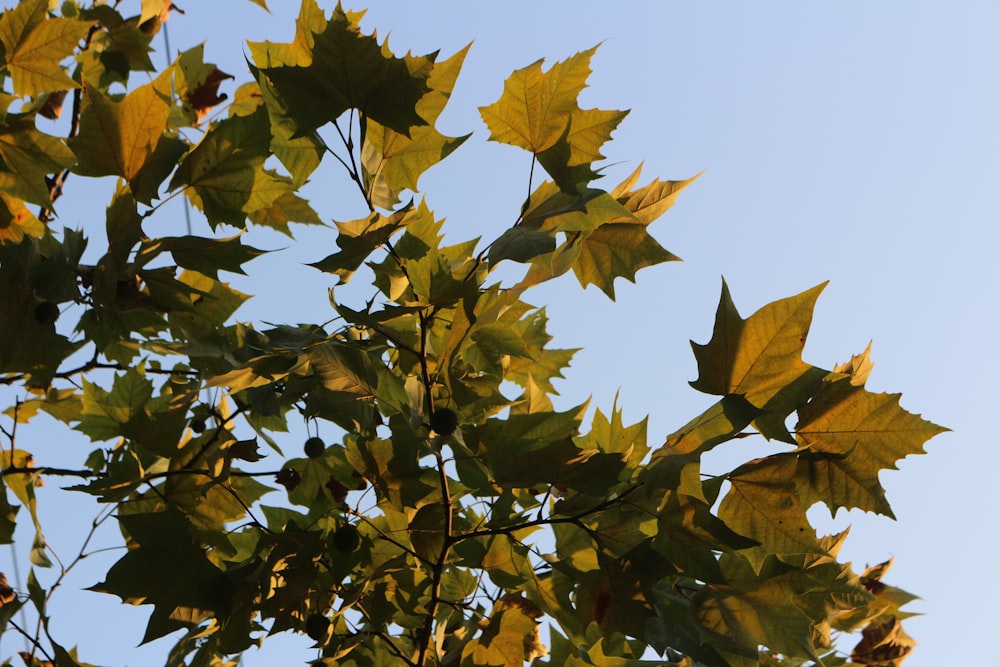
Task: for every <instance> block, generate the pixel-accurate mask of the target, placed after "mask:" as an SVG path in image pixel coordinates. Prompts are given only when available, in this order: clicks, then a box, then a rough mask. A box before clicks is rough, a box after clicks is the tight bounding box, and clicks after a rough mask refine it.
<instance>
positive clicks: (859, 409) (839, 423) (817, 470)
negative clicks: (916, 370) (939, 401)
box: [795, 362, 948, 516]
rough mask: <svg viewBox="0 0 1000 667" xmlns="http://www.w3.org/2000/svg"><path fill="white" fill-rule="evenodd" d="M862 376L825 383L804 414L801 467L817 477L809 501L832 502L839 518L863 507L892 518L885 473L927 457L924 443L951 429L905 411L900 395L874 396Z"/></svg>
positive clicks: (808, 492)
mask: <svg viewBox="0 0 1000 667" xmlns="http://www.w3.org/2000/svg"><path fill="white" fill-rule="evenodd" d="M865 365H866V364H865V363H863V362H862V363H859V364H858V367H859V368H862V369H863V368H865ZM856 377H857V375H851V376H848V377H840V378H834V379H832V380H830V381H828V382H825V383H824V385H823V387H822V389H821V390H820V391H819V392H818V393H817V394H816V396H815V397H814V398H813V399H812V400H811V401H809V403H807V404H806V405H804V406H803V407H802V408H800V409H799V411H798V416H799V421H798V424H797V425H796V427H795V437H796V439H797V440H798V442H799V444H800V445H801V446H802V448H803V449H804V450H805V451H804V453H803V455H802V464H801V465H803V466H804V467H805V468H806V469H807V470H808V471H809V472H810V473H812V474H811V475H810V477H809V478H808V479H809V485H808V487H807V489H806V490H805V496H804V497H805V498H807V499H809V500H811V501H813V502H815V501H822V502H824V503H826V505H827V506H828V507H829V508H830V511H831V512H833V513H835V512H836V510H837V508H838V507H846V508H852V507H858V508H861V509H864V510H867V511H872V512H879V513H882V514H887V515H888V516H892V512H891V510H890V509H889V505H888V503H887V502H886V501H885V497H884V491H883V489H882V486H881V484H880V483H879V481H878V474H879V472H880V471H881V470H894V469H896V462H897V461H899V460H900V459H902V458H904V457H906V456H909V455H911V454H923V453H924V449H923V445H924V443H925V442H926V441H927V440H929V439H930V438H932V437H934V436H935V435H937V434H939V433H942V432H944V431H947V430H948V429H946V428H944V427H942V426H938V425H937V424H934V423H932V422H930V421H927V420H925V419H923V418H921V417H920V416H919V415H915V414H913V413H910V412H907V411H906V410H904V409H903V408H902V407H900V405H899V398H900V394H885V393H879V394H876V393H872V392H870V391H868V390H866V389H865V388H864V387H862V386H858V385H857V384H856V383H855V382H856V380H855V378H856Z"/></svg>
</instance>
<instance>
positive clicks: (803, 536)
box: [719, 454, 826, 571]
mask: <svg viewBox="0 0 1000 667" xmlns="http://www.w3.org/2000/svg"><path fill="white" fill-rule="evenodd" d="M797 464H798V462H797V460H796V458H795V456H794V454H776V455H774V456H770V457H767V458H764V459H757V460H756V461H751V462H750V463H747V464H745V465H743V466H741V467H740V468H737V469H736V470H734V471H733V472H732V473H730V474H729V475H728V480H729V482H730V484H732V486H731V487H730V489H729V492H728V493H727V494H726V496H725V498H723V499H722V504H721V505H720V506H719V518H720V519H722V520H723V521H725V522H726V525H728V526H729V527H730V528H731V529H733V530H735V531H736V532H737V533H740V534H741V535H745V536H746V537H749V538H751V539H754V540H757V541H758V542H759V543H760V546H758V547H752V548H750V549H745V550H743V551H741V552H740V553H741V554H742V555H743V556H744V557H745V558H746V559H747V560H748V561H749V562H750V564H751V565H752V566H753V568H754V570H755V571H759V570H760V568H761V565H762V564H763V562H764V560H765V559H766V558H768V557H769V556H771V555H775V554H777V555H787V554H818V555H826V550H825V549H824V548H823V547H822V545H821V544H820V542H819V540H818V539H817V538H816V532H815V530H814V529H813V527H812V526H811V525H810V523H809V520H808V519H807V518H806V510H807V509H808V507H806V506H804V505H803V504H802V502H801V499H800V498H799V495H798V492H797V489H796V485H795V475H796V471H797Z"/></svg>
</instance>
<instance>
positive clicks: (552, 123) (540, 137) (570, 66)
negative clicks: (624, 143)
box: [479, 46, 597, 155]
mask: <svg viewBox="0 0 1000 667" xmlns="http://www.w3.org/2000/svg"><path fill="white" fill-rule="evenodd" d="M596 51H597V47H596V46H595V47H593V48H591V49H588V50H587V51H581V52H580V53H577V54H576V55H574V56H572V57H570V58H567V59H566V60H563V61H560V62H558V63H556V64H555V65H553V66H552V67H551V68H549V70H548V71H547V72H543V71H542V61H541V60H538V61H536V62H534V63H532V64H530V65H528V66H527V67H524V68H522V69H519V70H517V71H515V72H514V73H513V74H511V75H510V76H509V77H508V78H507V80H506V81H505V82H504V90H503V94H502V95H501V96H500V99H499V100H497V101H496V102H494V103H493V104H491V105H489V106H485V107H479V113H480V115H481V116H482V117H483V121H484V122H485V123H486V126H487V127H489V129H490V136H489V139H490V141H497V142H500V143H505V144H510V145H512V146H519V147H521V148H524V149H525V150H528V151H531V152H532V153H535V154H536V155H537V154H538V153H541V152H542V151H544V150H546V149H548V148H552V147H553V146H555V145H556V143H557V142H558V141H559V139H560V138H561V137H562V136H563V134H565V133H566V131H567V129H568V127H569V125H570V117H571V115H572V113H573V112H574V111H577V110H578V109H579V107H578V106H577V101H576V98H577V96H578V95H579V94H580V92H581V91H582V90H583V89H584V87H585V86H586V84H587V78H588V77H589V76H590V58H591V56H593V55H594V53H595V52H596Z"/></svg>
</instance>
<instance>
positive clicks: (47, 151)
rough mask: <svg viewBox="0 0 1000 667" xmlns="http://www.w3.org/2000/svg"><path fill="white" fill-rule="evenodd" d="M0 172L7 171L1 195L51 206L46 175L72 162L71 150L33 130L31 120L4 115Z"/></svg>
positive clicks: (58, 140) (74, 159)
mask: <svg viewBox="0 0 1000 667" xmlns="http://www.w3.org/2000/svg"><path fill="white" fill-rule="evenodd" d="M0 160H2V162H0V169H2V170H3V171H6V172H9V173H10V174H11V176H10V177H8V178H4V179H3V186H4V187H3V189H4V193H6V194H8V195H10V196H11V197H15V198H18V199H22V200H24V201H28V202H32V203H34V204H38V205H40V206H45V207H51V206H52V199H51V198H50V195H49V184H48V181H47V179H46V176H47V175H48V174H54V173H56V172H58V171H60V170H61V169H64V168H66V167H69V166H71V165H72V164H73V163H74V162H76V156H74V155H73V151H71V150H70V149H69V148H67V147H66V144H65V143H63V141H62V140H61V139H58V138H56V137H53V136H50V135H48V134H42V133H41V132H39V131H38V130H36V129H35V124H34V121H33V119H31V118H25V117H21V116H16V115H13V114H12V115H8V116H7V120H6V123H4V125H3V126H2V127H0Z"/></svg>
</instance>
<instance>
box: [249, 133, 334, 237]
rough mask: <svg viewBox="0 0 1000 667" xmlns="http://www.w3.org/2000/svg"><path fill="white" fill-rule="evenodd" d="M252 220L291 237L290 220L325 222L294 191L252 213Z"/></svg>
mask: <svg viewBox="0 0 1000 667" xmlns="http://www.w3.org/2000/svg"><path fill="white" fill-rule="evenodd" d="M272 147H273V145H272ZM250 222H252V223H253V224H255V225H259V226H261V227H270V228H271V229H274V230H276V231H279V232H281V233H282V234H284V235H285V236H289V237H290V236H291V235H292V234H291V232H290V231H289V229H288V223H290V222H297V223H299V224H300V225H322V224H323V221H322V220H320V219H319V215H318V214H317V213H316V211H314V210H313V209H312V207H311V206H310V205H309V202H308V201H306V200H305V199H303V198H302V197H299V196H298V195H296V194H294V193H292V192H286V193H284V194H281V195H278V197H277V199H275V200H274V201H273V202H271V205H270V206H269V207H267V208H261V209H258V210H256V211H254V212H253V213H251V214H250Z"/></svg>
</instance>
